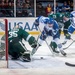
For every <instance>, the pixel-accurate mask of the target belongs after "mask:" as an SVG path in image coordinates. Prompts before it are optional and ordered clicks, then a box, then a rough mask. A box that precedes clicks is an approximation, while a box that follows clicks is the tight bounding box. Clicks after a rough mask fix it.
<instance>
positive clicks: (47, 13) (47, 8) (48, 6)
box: [46, 3, 53, 16]
mask: <svg viewBox="0 0 75 75" xmlns="http://www.w3.org/2000/svg"><path fill="white" fill-rule="evenodd" d="M50 14H53V11H52V6H51V4H50V3H49V4H48V5H47V7H46V15H47V16H48V15H50Z"/></svg>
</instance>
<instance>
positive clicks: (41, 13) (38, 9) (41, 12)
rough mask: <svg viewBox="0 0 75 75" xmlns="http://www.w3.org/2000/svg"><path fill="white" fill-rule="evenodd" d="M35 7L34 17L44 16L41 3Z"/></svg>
mask: <svg viewBox="0 0 75 75" xmlns="http://www.w3.org/2000/svg"><path fill="white" fill-rule="evenodd" d="M36 5H37V6H36V15H37V16H41V15H44V14H43V13H44V11H45V10H44V8H43V6H42V3H37V4H36Z"/></svg>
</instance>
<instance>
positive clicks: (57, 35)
mask: <svg viewBox="0 0 75 75" xmlns="http://www.w3.org/2000/svg"><path fill="white" fill-rule="evenodd" d="M59 37H60V36H59V32H58V33H57V34H56V35H55V36H53V40H54V42H55V43H56V44H57V46H58V48H59V50H60V52H61V54H62V55H64V56H65V55H66V53H65V52H64V51H63V48H62V44H61V43H60V39H59Z"/></svg>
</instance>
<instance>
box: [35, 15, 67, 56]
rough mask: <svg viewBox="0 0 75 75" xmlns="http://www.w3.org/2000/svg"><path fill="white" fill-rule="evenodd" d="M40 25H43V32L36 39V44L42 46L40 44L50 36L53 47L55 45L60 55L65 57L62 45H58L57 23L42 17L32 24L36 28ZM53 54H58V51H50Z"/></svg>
mask: <svg viewBox="0 0 75 75" xmlns="http://www.w3.org/2000/svg"><path fill="white" fill-rule="evenodd" d="M40 23H42V24H43V25H44V28H43V31H42V33H41V35H40V38H39V39H38V43H39V44H40V45H42V42H43V41H44V40H45V39H46V38H47V37H48V36H52V37H53V43H54V45H57V46H58V48H59V50H60V52H61V54H62V55H64V56H66V53H65V52H64V51H63V48H62V44H61V43H60V39H59V26H58V24H57V22H56V21H55V20H54V19H53V18H48V17H44V16H40V17H38V18H37V19H36V20H35V22H34V24H35V25H36V26H39V25H40ZM52 50H53V52H56V53H59V51H57V50H55V49H52Z"/></svg>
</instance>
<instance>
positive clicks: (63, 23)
mask: <svg viewBox="0 0 75 75" xmlns="http://www.w3.org/2000/svg"><path fill="white" fill-rule="evenodd" d="M49 17H52V18H54V19H55V20H56V21H57V22H58V25H59V34H60V35H61V31H62V29H63V33H64V36H65V40H64V42H63V43H62V44H63V45H64V44H66V42H67V39H66V35H67V34H68V27H69V26H70V24H71V22H70V19H69V17H70V13H69V12H66V13H55V14H51V15H49ZM51 44H52V43H51ZM56 47H57V46H56Z"/></svg>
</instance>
